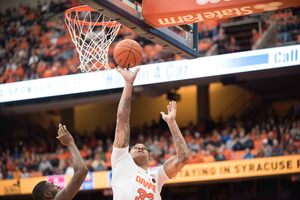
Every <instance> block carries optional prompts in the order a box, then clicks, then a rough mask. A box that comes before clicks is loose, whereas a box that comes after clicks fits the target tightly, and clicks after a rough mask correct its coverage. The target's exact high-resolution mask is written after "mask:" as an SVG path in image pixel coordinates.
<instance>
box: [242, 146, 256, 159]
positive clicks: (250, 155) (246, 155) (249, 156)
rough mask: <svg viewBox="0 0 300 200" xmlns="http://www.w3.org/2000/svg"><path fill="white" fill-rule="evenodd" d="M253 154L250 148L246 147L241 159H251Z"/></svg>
mask: <svg viewBox="0 0 300 200" xmlns="http://www.w3.org/2000/svg"><path fill="white" fill-rule="evenodd" d="M253 158H254V156H253V154H252V153H251V149H250V148H246V152H245V155H244V156H243V159H253Z"/></svg>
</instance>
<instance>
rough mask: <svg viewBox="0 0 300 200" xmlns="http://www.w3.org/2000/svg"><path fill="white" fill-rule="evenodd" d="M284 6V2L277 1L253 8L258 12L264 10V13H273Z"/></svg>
mask: <svg viewBox="0 0 300 200" xmlns="http://www.w3.org/2000/svg"><path fill="white" fill-rule="evenodd" d="M282 5H283V3H282V2H280V1H276V2H271V3H266V4H263V3H261V4H256V5H254V6H253V8H255V9H256V10H264V11H272V10H278V9H279V8H280V7H281V6H282Z"/></svg>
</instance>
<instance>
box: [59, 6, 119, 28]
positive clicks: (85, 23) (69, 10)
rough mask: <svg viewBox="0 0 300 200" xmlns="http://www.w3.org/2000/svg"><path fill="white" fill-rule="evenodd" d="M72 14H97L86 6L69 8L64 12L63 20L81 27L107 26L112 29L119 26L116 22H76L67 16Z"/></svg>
mask: <svg viewBox="0 0 300 200" xmlns="http://www.w3.org/2000/svg"><path fill="white" fill-rule="evenodd" d="M72 12H77V13H80V12H98V11H96V10H95V9H93V8H92V7H90V6H88V5H82V6H75V7H72V8H69V9H68V10H66V11H65V18H66V19H67V20H68V21H72V22H74V23H75V24H79V25H81V26H107V27H113V26H116V25H119V24H120V23H119V22H117V21H109V22H87V21H82V20H77V19H73V18H71V17H70V16H69V14H71V13H72Z"/></svg>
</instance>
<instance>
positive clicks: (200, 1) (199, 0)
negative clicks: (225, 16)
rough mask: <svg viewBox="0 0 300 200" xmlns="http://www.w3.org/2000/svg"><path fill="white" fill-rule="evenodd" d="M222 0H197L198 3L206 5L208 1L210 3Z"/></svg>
mask: <svg viewBox="0 0 300 200" xmlns="http://www.w3.org/2000/svg"><path fill="white" fill-rule="evenodd" d="M220 1H222V0H197V4H199V5H205V4H207V3H208V2H209V3H219V2H220ZM224 1H230V0H224Z"/></svg>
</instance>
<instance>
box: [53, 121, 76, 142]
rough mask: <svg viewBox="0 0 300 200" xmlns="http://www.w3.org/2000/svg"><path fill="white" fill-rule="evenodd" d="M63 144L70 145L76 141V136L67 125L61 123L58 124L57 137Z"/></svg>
mask: <svg viewBox="0 0 300 200" xmlns="http://www.w3.org/2000/svg"><path fill="white" fill-rule="evenodd" d="M56 138H57V139H58V140H59V141H60V143H61V144H62V145H65V146H67V147H68V146H69V145H71V144H72V143H74V138H73V137H72V135H71V134H70V133H69V131H68V130H67V128H66V126H65V125H62V124H59V125H58V131H57V137H56Z"/></svg>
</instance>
